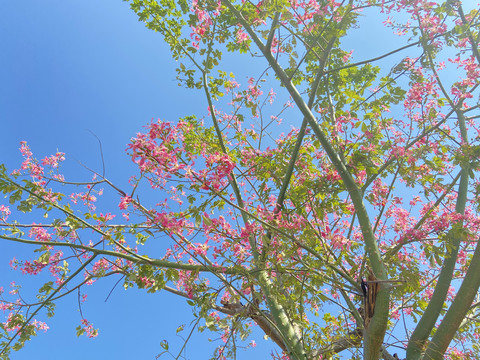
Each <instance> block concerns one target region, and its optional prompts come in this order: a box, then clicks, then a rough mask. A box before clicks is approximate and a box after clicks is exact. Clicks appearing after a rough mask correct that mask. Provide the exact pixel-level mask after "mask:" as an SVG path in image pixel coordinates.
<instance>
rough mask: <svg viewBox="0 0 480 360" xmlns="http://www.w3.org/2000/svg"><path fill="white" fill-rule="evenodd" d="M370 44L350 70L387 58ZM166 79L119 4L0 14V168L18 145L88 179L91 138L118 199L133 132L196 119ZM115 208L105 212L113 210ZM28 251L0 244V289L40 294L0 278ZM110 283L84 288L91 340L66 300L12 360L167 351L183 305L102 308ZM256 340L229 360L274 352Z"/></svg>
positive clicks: (165, 54) (195, 99) (192, 96)
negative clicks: (56, 156) (61, 156)
mask: <svg viewBox="0 0 480 360" xmlns="http://www.w3.org/2000/svg"><path fill="white" fill-rule="evenodd" d="M377 36H378V34H377ZM382 36H383V35H382ZM379 40H380V37H377V38H376V39H372V38H369V39H368V41H365V42H362V41H361V38H360V41H359V39H357V40H353V41H352V43H355V42H356V44H357V45H358V44H362V48H363V51H362V52H360V50H355V53H354V57H355V60H363V59H365V58H369V57H373V56H377V55H380V54H381V53H383V52H384V51H383V50H391V49H392V48H390V46H386V48H385V49H383V50H382V49H381V48H382V46H379ZM383 40H385V39H383ZM384 44H385V43H384ZM174 69H175V64H174V62H173V60H172V59H171V58H170V56H169V51H168V49H166V47H165V46H164V45H163V43H162V39H161V37H160V36H159V35H158V34H155V33H153V32H152V31H149V30H147V29H146V28H145V27H144V26H143V24H141V23H139V22H138V21H137V18H136V15H135V14H134V13H133V12H132V11H130V9H129V5H128V4H127V3H125V2H122V1H120V0H102V1H93V0H82V1H79V0H72V1H69V0H68V1H66V0H49V1H42V2H40V1H3V2H1V3H0V124H1V125H2V126H1V129H2V132H1V134H0V136H1V141H0V154H1V155H0V163H5V164H6V165H7V167H8V169H10V170H13V169H14V168H17V167H19V164H20V162H21V156H20V153H19V151H18V147H19V142H20V141H22V140H26V141H27V142H28V143H29V145H30V147H31V149H32V151H33V152H34V154H36V155H37V156H38V157H39V158H40V157H43V156H46V155H49V154H52V153H55V152H56V151H57V150H59V151H62V152H65V153H66V157H67V162H66V164H65V166H64V170H65V171H66V173H67V175H68V176H69V178H70V179H72V180H86V179H89V178H90V175H88V173H87V172H86V171H85V170H84V169H83V168H82V167H81V166H80V165H78V163H77V161H81V162H82V163H84V164H86V165H88V166H89V167H91V168H93V169H95V170H97V171H100V172H101V169H102V167H101V157H100V152H99V149H98V143H97V140H96V138H95V137H94V136H93V135H92V134H91V133H90V131H91V132H93V133H95V135H96V136H98V138H99V139H100V140H101V141H102V145H103V155H104V158H105V164H106V176H107V177H108V178H110V179H111V180H113V181H114V182H115V183H117V184H119V185H122V186H125V187H126V184H127V179H128V177H129V176H130V175H131V174H132V173H133V171H134V169H135V167H134V166H133V165H132V164H131V162H130V161H129V159H128V157H127V156H126V155H125V147H126V144H127V143H128V142H129V139H130V138H131V137H132V136H134V135H135V133H136V132H138V131H141V129H142V126H143V125H144V124H146V123H148V122H149V121H150V120H151V119H152V118H162V119H169V120H175V119H178V118H179V117H182V116H185V115H189V114H195V113H199V112H203V111H204V110H205V104H204V102H203V96H202V95H201V94H199V93H193V92H191V91H186V90H183V89H181V88H179V87H178V86H177V85H176V81H175V71H174ZM1 201H2V200H0V202H1ZM114 201H115V202H114V204H115V205H116V204H117V202H118V199H115V200H114ZM27 251H31V248H30V247H27V246H24V247H19V246H18V245H11V244H4V243H3V242H2V244H1V251H0V286H2V285H3V286H4V287H5V288H7V285H8V283H9V282H10V281H11V280H12V279H14V278H16V279H17V280H19V281H20V282H22V283H26V284H27V285H29V286H32V287H33V288H38V287H39V286H40V285H41V283H40V282H38V280H39V279H36V278H28V277H24V276H20V277H19V275H18V274H16V273H14V272H13V271H11V270H10V269H9V267H8V261H9V260H10V259H11V258H12V257H13V256H15V255H16V254H18V253H19V252H27ZM114 283H115V281H113V280H111V279H107V280H106V281H100V282H98V283H97V284H95V285H94V286H93V287H92V289H91V291H90V292H89V294H90V296H89V301H88V302H87V303H86V304H85V305H84V307H83V311H84V315H85V317H87V318H88V319H90V320H91V321H92V322H93V324H94V325H95V327H99V328H100V335H99V337H98V338H96V339H94V340H89V339H87V338H85V337H81V338H77V337H76V335H75V327H76V326H77V325H78V324H79V320H80V315H79V313H78V311H77V299H76V296H70V297H68V298H66V299H64V300H63V301H60V302H59V303H58V308H57V314H56V316H55V318H53V319H49V320H48V324H49V326H50V330H49V331H48V332H47V333H46V334H43V333H40V335H39V336H37V337H36V338H34V340H33V341H31V342H30V343H28V344H27V345H26V347H25V348H24V349H23V350H22V351H20V352H19V353H13V355H12V359H14V360H23V359H31V358H32V357H34V358H35V359H36V360H56V359H64V358H69V359H72V360H75V359H82V360H84V359H85V358H89V359H117V360H122V359H133V358H135V359H154V358H155V355H157V354H158V353H160V352H161V350H162V349H161V348H160V345H159V343H160V341H161V340H163V339H167V340H169V341H170V342H171V343H173V344H176V349H178V346H179V345H180V344H181V341H178V340H176V337H175V329H176V328H177V326H179V325H181V324H187V325H188V324H189V321H190V320H191V319H192V316H191V314H190V309H189V307H188V306H187V305H185V302H184V301H183V300H182V299H178V298H176V297H174V296H172V295H170V294H168V293H165V292H161V293H157V294H155V295H150V294H148V295H147V294H146V293H144V292H140V291H129V292H125V291H124V290H123V288H122V287H121V286H119V287H118V288H117V289H116V290H115V291H114V292H113V294H112V295H111V296H110V299H109V300H108V302H105V301H104V300H105V298H106V297H107V295H108V293H109V292H110V290H111V288H112V287H113V285H114ZM185 335H186V334H185ZM208 336H210V337H214V336H215V335H214V334H206V335H205V334H202V335H196V336H195V337H194V341H193V342H192V343H191V344H190V345H189V346H188V348H187V358H189V359H207V358H209V357H208V356H209V355H211V350H212V349H213V346H212V345H211V344H209V343H207V341H206V339H207V338H208ZM177 339H178V338H177ZM255 340H256V341H257V344H258V348H259V349H257V350H254V351H252V350H250V351H248V352H246V353H244V352H242V351H240V353H239V357H238V358H239V359H247V358H266V357H267V354H269V353H270V350H271V349H273V348H274V346H273V344H272V343H271V342H266V341H263V340H262V338H261V337H259V336H257V337H255ZM205 345H206V346H205ZM163 358H168V357H167V356H165V357H162V359H163Z"/></svg>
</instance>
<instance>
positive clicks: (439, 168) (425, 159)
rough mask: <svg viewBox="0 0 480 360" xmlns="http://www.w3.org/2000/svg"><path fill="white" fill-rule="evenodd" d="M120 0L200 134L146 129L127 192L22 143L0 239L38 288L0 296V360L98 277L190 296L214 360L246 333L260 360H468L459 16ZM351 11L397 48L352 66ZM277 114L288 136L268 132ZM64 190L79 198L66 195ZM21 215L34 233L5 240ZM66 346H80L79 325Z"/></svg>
mask: <svg viewBox="0 0 480 360" xmlns="http://www.w3.org/2000/svg"><path fill="white" fill-rule="evenodd" d="M129 2H130V6H131V8H132V10H133V11H135V13H137V14H138V17H139V19H140V21H142V22H144V23H145V24H146V26H147V27H148V28H150V29H152V30H154V31H156V32H158V33H159V34H161V36H162V37H163V40H164V41H165V42H166V43H167V44H168V45H169V46H170V49H171V54H172V57H173V58H174V59H175V60H176V61H177V62H178V69H177V79H178V83H179V85H182V86H185V87H187V88H191V89H193V90H199V91H200V93H202V94H203V96H204V98H205V102H206V106H207V111H206V114H205V118H203V117H202V116H203V114H201V116H200V117H198V118H197V117H195V116H191V115H186V116H185V117H184V118H182V119H179V120H178V121H176V122H169V121H162V120H159V121H157V122H152V123H150V124H149V125H148V126H147V128H146V131H145V132H144V133H140V134H137V136H136V137H135V138H133V139H132V141H131V143H130V144H129V145H128V154H129V155H130V156H131V158H132V161H134V162H135V163H136V164H137V165H138V173H137V174H134V175H133V176H132V177H131V178H130V183H131V185H132V186H131V188H130V189H121V188H120V187H118V186H116V185H115V184H114V183H113V182H112V181H110V180H109V179H107V178H105V177H104V176H102V175H101V174H98V173H95V172H93V173H94V178H93V179H92V180H91V181H88V182H85V181H83V182H75V181H78V180H76V179H65V178H64V176H63V175H62V173H61V172H60V163H61V162H62V161H63V159H64V154H63V153H60V152H58V153H57V154H55V155H52V156H50V157H45V158H44V159H43V160H40V161H39V160H36V159H35V157H34V156H33V154H32V152H31V150H30V148H29V147H28V145H27V144H26V143H22V145H21V152H22V154H23V156H24V162H23V163H22V165H21V168H20V169H19V170H16V171H14V172H13V173H12V172H7V170H6V168H5V167H4V166H2V167H1V168H0V189H1V191H2V192H3V193H4V194H5V195H6V197H8V199H9V202H10V205H9V206H6V205H1V206H0V211H1V214H2V217H1V219H0V220H1V222H2V233H1V235H0V238H1V239H2V240H4V241H14V242H20V243H26V244H31V245H32V248H33V249H35V254H34V255H35V257H34V258H33V259H30V260H20V259H19V260H15V261H14V262H13V263H12V266H13V267H14V268H18V269H20V270H21V271H23V272H26V273H29V274H34V275H35V274H39V273H40V272H42V271H46V270H47V269H48V270H49V271H50V273H51V275H52V276H53V281H49V282H47V283H45V284H44V285H43V286H42V287H41V288H40V290H39V291H38V296H37V297H38V301H37V302H36V303H32V302H27V301H26V300H24V299H23V298H21V297H19V298H18V299H16V300H12V299H11V298H10V297H9V296H7V295H3V298H2V300H1V301H2V302H1V303H2V309H3V310H4V311H5V317H6V318H5V322H4V323H3V324H2V327H1V331H2V345H1V346H2V350H1V354H2V358H5V359H6V358H8V356H9V353H10V351H11V349H15V350H17V349H19V348H21V347H22V346H23V345H24V343H25V341H27V340H28V339H30V338H31V336H33V335H35V334H36V331H37V330H39V329H41V328H43V327H44V326H45V325H44V323H42V322H41V321H38V320H36V319H37V316H38V315H39V314H40V313H41V312H45V313H46V314H47V315H49V316H50V315H53V312H54V303H55V301H56V300H58V299H60V298H62V297H64V296H67V295H68V294H70V293H71V292H72V291H73V290H77V289H78V290H79V291H85V284H87V283H91V282H93V281H96V280H100V279H101V278H103V277H109V276H117V277H119V278H120V279H121V281H122V282H123V285H124V287H125V288H130V287H138V288H141V289H146V290H147V292H150V293H152V292H157V291H169V292H171V293H174V294H176V295H178V296H179V297H183V298H186V299H188V300H187V301H188V302H189V303H190V304H191V305H192V306H193V307H194V309H195V310H194V315H195V317H196V320H197V322H196V324H198V326H200V327H201V328H202V329H209V330H211V331H214V332H219V333H220V334H221V336H222V339H223V343H222V344H221V345H220V346H219V347H218V348H216V349H215V352H214V358H218V359H222V358H228V357H234V354H235V352H236V348H237V346H238V341H241V342H242V341H244V340H245V339H246V338H247V336H248V334H249V333H250V325H251V324H252V323H253V324H256V326H258V328H260V329H261V330H262V331H263V332H264V333H265V335H267V336H268V337H270V338H271V339H272V341H273V342H274V343H275V344H276V346H277V347H278V349H279V352H280V353H282V352H283V354H282V355H275V356H276V357H277V358H290V359H326V358H335V357H342V356H343V357H344V356H347V357H348V358H365V359H378V358H380V357H383V358H384V359H394V358H398V357H397V356H396V355H394V353H399V354H400V356H403V352H404V349H405V350H406V356H407V358H408V359H420V358H421V359H441V358H444V357H448V358H451V359H455V358H468V357H470V358H474V357H475V356H476V355H475V354H476V353H478V351H479V350H480V349H479V348H480V346H479V345H478V340H477V339H478V336H479V335H480V328H479V323H478V316H479V315H480V313H479V311H480V310H479V305H480V299H479V297H478V289H479V286H480V269H479V267H480V249H479V248H478V246H477V243H478V237H477V235H476V234H477V233H478V227H479V224H480V221H479V220H480V217H479V214H478V212H479V206H480V203H479V200H478V198H477V192H478V191H479V185H478V184H479V183H478V180H477V176H478V174H477V169H478V167H479V162H478V157H479V155H480V145H479V141H478V138H479V131H480V129H479V127H478V124H477V123H476V122H475V119H476V118H477V117H478V116H477V115H475V110H476V109H478V100H477V101H475V100H476V99H478V90H477V87H478V84H479V83H478V77H479V74H480V66H479V64H480V54H479V52H478V36H479V35H478V29H479V22H478V15H479V12H478V10H475V9H474V10H471V11H470V12H467V11H466V10H465V9H464V7H463V5H462V4H461V3H460V2H457V1H447V2H445V3H442V4H437V3H433V2H425V1H387V2H383V1H382V2H377V1H354V0H350V1H349V2H347V1H346V0H345V1H343V2H341V3H337V2H335V1H319V2H316V1H311V2H308V3H307V2H296V1H291V2H282V1H263V2H259V3H253V2H250V1H243V2H238V3H234V2H230V1H228V0H224V1H223V0H222V1H218V2H215V1H193V2H192V3H191V4H190V3H187V2H186V1H183V0H179V1H178V2H174V1H162V2H155V1H147V0H144V1H142V0H131V1H129ZM362 12H364V13H365V16H368V18H369V19H371V21H377V22H383V23H384V25H385V27H386V30H385V31H392V30H393V31H395V32H397V33H398V35H399V36H400V38H399V40H398V42H399V44H400V43H401V44H400V45H399V46H398V47H397V48H396V49H386V50H385V51H384V53H383V54H382V53H380V54H379V55H376V56H375V57H372V58H370V59H366V60H362V61H359V62H355V61H353V57H352V51H351V49H349V48H345V45H344V43H343V41H342V40H343V39H347V38H348V35H350V34H351V33H352V32H353V31H354V30H355V28H356V26H357V24H358V22H359V19H360V16H361V15H362ZM394 19H398V20H394ZM402 41H403V42H402ZM229 52H231V53H233V54H234V55H235V56H243V57H244V58H245V59H246V61H255V62H258V61H259V60H261V61H262V64H263V66H264V69H265V71H264V72H262V73H261V75H260V76H251V74H249V75H250V76H251V77H250V79H249V81H248V84H246V86H242V85H240V84H239V83H237V81H236V77H235V75H234V74H233V73H230V72H229V71H225V68H228V66H229V65H228V64H229V63H228V53H229ZM385 59H386V60H388V61H386V62H385ZM380 65H382V66H380ZM448 70H450V72H451V71H454V73H455V78H454V79H452V77H451V76H449V75H448V73H447V71H448ZM238 71H239V72H240V71H245V69H238ZM270 86H273V87H274V88H275V89H276V90H275V91H274V90H273V88H272V89H271V90H269V91H268V92H267V91H266V90H265V89H266V88H268V87H270ZM227 98H228V100H225V99H227ZM291 107H293V108H294V109H293V110H290V112H289V109H290V108H291ZM285 115H288V116H295V117H296V118H298V121H296V122H297V123H298V125H299V127H298V128H295V129H292V130H291V131H290V132H289V133H288V134H279V132H280V131H282V130H284V129H282V128H279V127H278V126H276V124H277V123H278V124H280V123H281V118H282V117H283V116H285ZM279 129H280V130H279ZM100 186H104V187H107V188H108V189H110V190H111V191H114V192H116V193H117V194H118V196H119V204H115V208H114V207H112V211H113V212H120V213H122V215H123V220H122V221H119V222H116V223H115V222H113V221H112V220H113V218H114V215H112V214H111V213H107V214H99V213H96V211H95V201H96V197H97V196H99V195H101V194H100V190H99V188H100ZM67 187H68V188H71V187H73V188H75V189H79V190H75V192H74V193H73V194H72V195H71V196H67V195H65V194H67V193H68V192H67V191H65V189H66V188H67ZM152 194H155V196H151V195H152ZM165 194H168V195H165ZM165 196H167V197H168V198H167V199H165V201H161V200H160V202H159V199H163V198H164V197H165ZM14 209H16V210H17V212H16V213H15V214H14V215H12V214H11V212H12V211H14ZM30 212H33V213H34V214H37V216H39V215H44V216H45V217H46V219H47V220H46V221H43V222H42V223H41V224H39V223H38V221H36V223H25V222H22V221H21V213H30ZM47 215H48V217H47ZM9 216H10V220H9ZM12 217H13V218H14V219H13V220H12ZM87 234H88V235H87ZM84 237H85V238H87V237H88V239H89V240H90V239H92V240H91V241H90V242H88V241H85V239H84ZM158 238H160V239H161V240H162V244H160V245H156V246H155V250H156V251H155V252H152V253H149V254H146V253H145V252H144V251H143V248H142V247H143V245H145V244H150V243H152V242H154V241H156V239H157V240H158ZM159 249H161V250H162V255H160V256H159V255H158V253H159ZM67 252H68V254H67ZM15 292H16V289H15V288H14V289H13V290H12V293H13V294H12V295H15ZM78 333H79V334H86V335H87V336H91V337H93V336H95V335H96V330H95V329H94V328H93V326H92V325H91V324H90V322H89V321H88V320H86V319H84V320H83V321H82V325H81V326H79V327H78ZM386 334H389V335H390V336H388V337H387V336H386ZM391 338H395V339H398V340H395V342H392V341H390V340H389V339H391ZM164 348H165V350H166V351H168V344H166V343H165V344H164ZM345 354H348V355H345Z"/></svg>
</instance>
